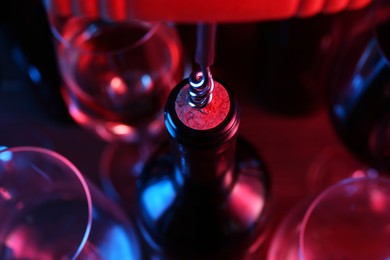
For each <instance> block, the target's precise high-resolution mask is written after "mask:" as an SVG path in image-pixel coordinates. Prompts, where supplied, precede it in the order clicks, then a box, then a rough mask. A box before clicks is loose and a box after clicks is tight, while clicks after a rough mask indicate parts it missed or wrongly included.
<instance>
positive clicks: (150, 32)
mask: <svg viewBox="0 0 390 260" xmlns="http://www.w3.org/2000/svg"><path fill="white" fill-rule="evenodd" d="M52 16H53V15H50V14H49V20H54V18H53V17H52ZM69 19H93V21H105V22H109V23H120V24H135V25H138V26H141V27H143V28H146V29H147V32H146V33H145V34H144V35H142V37H140V38H139V39H137V40H136V41H135V42H133V43H131V44H130V45H128V46H124V47H121V48H118V49H115V50H110V51H101V50H98V51H97V50H85V49H83V48H80V47H78V46H76V45H74V44H72V43H71V42H70V41H69V40H67V39H65V38H64V37H63V35H62V34H61V32H60V31H58V28H57V26H55V25H54V24H55V21H52V22H51V26H50V27H51V31H52V34H53V35H54V37H55V38H56V39H57V40H58V41H59V42H60V43H61V44H62V45H64V46H65V47H66V48H75V49H78V50H79V51H80V53H82V54H105V55H115V54H120V53H122V52H126V51H129V50H132V49H136V48H137V47H139V46H141V45H142V44H144V43H145V42H147V41H148V40H149V39H150V38H152V37H153V36H154V35H155V34H156V32H157V31H158V30H159V28H160V27H161V26H162V23H163V22H160V21H142V20H137V19H131V20H122V21H112V20H105V19H104V18H100V17H96V18H95V19H94V18H93V17H86V16H75V17H72V18H69Z"/></svg>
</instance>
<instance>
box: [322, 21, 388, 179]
mask: <svg viewBox="0 0 390 260" xmlns="http://www.w3.org/2000/svg"><path fill="white" fill-rule="evenodd" d="M382 18H383V17H382ZM375 21H376V20H375V19H373V17H371V16H370V17H368V18H367V19H366V20H365V21H362V22H361V23H359V24H357V25H356V26H355V27H354V29H353V30H351V32H350V33H349V34H348V35H347V36H346V38H345V43H344V46H343V48H342V49H341V51H340V53H339V57H338V58H339V59H338V62H337V63H336V66H335V68H334V71H333V75H332V80H331V85H330V91H329V93H328V94H329V104H330V115H331V119H332V122H333V123H334V126H335V130H336V132H337V133H338V135H339V136H340V139H341V140H342V141H343V143H344V144H345V145H346V147H347V148H348V149H349V150H350V151H351V152H352V153H353V154H354V155H355V156H356V157H357V158H358V159H359V160H361V161H362V162H364V163H366V164H368V165H369V166H371V167H374V168H376V169H377V170H380V171H385V172H389V171H390V62H389V57H390V56H389V52H390V45H389V44H390V38H389V37H390V19H388V18H387V21H386V20H384V19H381V22H380V23H377V22H375ZM384 21H385V22H384Z"/></svg>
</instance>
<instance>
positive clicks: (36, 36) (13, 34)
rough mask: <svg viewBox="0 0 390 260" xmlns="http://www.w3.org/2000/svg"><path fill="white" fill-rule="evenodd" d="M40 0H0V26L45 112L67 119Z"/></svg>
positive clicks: (48, 30) (50, 40)
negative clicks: (0, 3) (0, 5)
mask: <svg viewBox="0 0 390 260" xmlns="http://www.w3.org/2000/svg"><path fill="white" fill-rule="evenodd" d="M43 2H44V1H41V0H13V1H3V2H2V7H1V8H0V16H1V18H0V29H4V32H5V36H6V37H7V39H8V40H9V41H10V43H11V46H10V48H11V49H10V52H11V57H12V61H13V62H14V63H15V64H16V65H17V66H18V68H19V69H20V70H21V72H23V73H24V75H25V76H26V79H27V80H28V82H29V83H30V84H29V85H30V86H31V87H32V89H33V90H34V92H35V94H36V97H37V99H38V100H39V102H40V104H41V105H42V109H43V110H44V112H45V113H46V115H47V116H49V117H50V119H52V120H56V121H62V122H71V120H70V117H69V114H68V112H67V109H66V106H65V103H64V101H63V99H62V97H61V94H60V85H61V84H62V79H61V76H60V74H59V70H58V68H57V57H56V54H55V49H54V44H53V41H52V35H51V31H50V25H49V22H48V19H47V14H46V11H45V7H44V3H43ZM24 75H23V76H24Z"/></svg>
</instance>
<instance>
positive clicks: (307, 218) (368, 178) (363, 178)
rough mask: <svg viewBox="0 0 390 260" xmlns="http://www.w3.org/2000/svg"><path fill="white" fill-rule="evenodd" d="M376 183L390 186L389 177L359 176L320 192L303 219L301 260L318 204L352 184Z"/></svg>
mask: <svg viewBox="0 0 390 260" xmlns="http://www.w3.org/2000/svg"><path fill="white" fill-rule="evenodd" d="M367 181H369V182H375V183H387V184H388V185H389V186H390V179H389V178H387V177H380V176H379V177H378V176H374V177H373V176H370V175H367V176H359V177H349V178H346V179H343V180H341V181H339V182H337V183H336V184H333V185H331V186H329V187H328V188H326V189H324V190H323V191H322V192H320V193H319V194H318V195H317V196H316V197H315V198H314V199H313V200H312V202H311V203H310V204H309V206H308V208H307V210H306V212H305V214H304V217H303V219H302V222H301V225H300V230H299V238H298V257H299V259H300V260H305V256H304V254H305V253H304V252H305V243H304V240H305V233H306V228H307V224H308V222H309V221H310V217H311V215H312V213H313V211H314V210H315V209H316V207H317V206H318V204H319V203H320V202H321V201H322V200H323V199H324V198H326V197H327V196H328V195H329V194H332V192H333V191H335V190H337V189H339V188H341V187H344V186H348V185H351V184H356V183H364V182H367Z"/></svg>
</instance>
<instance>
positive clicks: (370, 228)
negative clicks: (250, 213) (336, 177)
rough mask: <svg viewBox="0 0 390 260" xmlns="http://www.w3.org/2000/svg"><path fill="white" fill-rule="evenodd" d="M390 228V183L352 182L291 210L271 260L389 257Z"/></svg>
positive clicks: (382, 180) (377, 259) (346, 181)
mask: <svg viewBox="0 0 390 260" xmlns="http://www.w3.org/2000/svg"><path fill="white" fill-rule="evenodd" d="M389 225H390V179H388V178H385V177H376V178H373V177H355V178H347V179H344V180H342V181H340V182H338V183H336V184H333V185H332V186H330V187H328V188H327V189H325V190H324V191H322V192H321V193H320V194H319V195H318V196H316V197H315V198H314V199H311V200H310V201H306V202H304V203H303V204H301V205H299V206H298V207H297V208H295V210H293V211H291V213H290V214H289V215H288V217H286V218H285V219H284V221H283V222H282V224H281V225H280V226H279V228H278V229H277V231H276V233H275V236H274V237H273V239H272V242H271V247H270V251H269V254H268V259H269V260H276V259H291V260H292V259H300V260H311V259H316V260H317V259H320V260H321V259H373V260H380V259H388V258H389V257H390V248H389V246H388V241H389V239H390V232H389Z"/></svg>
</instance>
